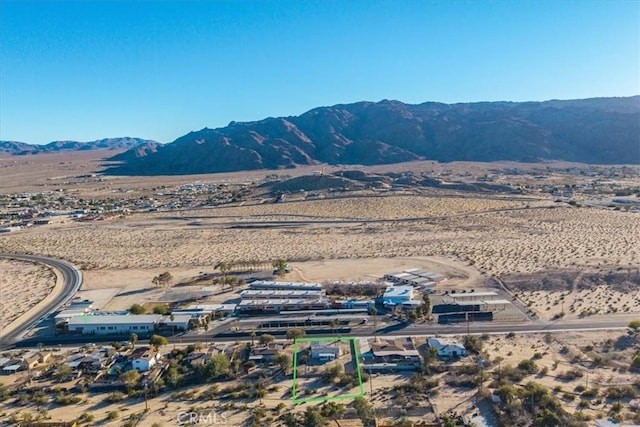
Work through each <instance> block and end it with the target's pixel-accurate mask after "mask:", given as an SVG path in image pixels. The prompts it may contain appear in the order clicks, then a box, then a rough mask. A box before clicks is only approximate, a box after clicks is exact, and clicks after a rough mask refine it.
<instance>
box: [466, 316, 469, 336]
mask: <svg viewBox="0 0 640 427" xmlns="http://www.w3.org/2000/svg"><path fill="white" fill-rule="evenodd" d="M465 315H466V318H467V336H469V312H468V311H467V312H466V313H465Z"/></svg>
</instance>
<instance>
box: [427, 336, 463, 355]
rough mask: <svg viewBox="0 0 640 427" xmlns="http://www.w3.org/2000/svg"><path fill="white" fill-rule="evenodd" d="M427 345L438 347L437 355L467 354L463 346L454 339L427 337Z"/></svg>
mask: <svg viewBox="0 0 640 427" xmlns="http://www.w3.org/2000/svg"><path fill="white" fill-rule="evenodd" d="M427 345H428V346H429V347H434V348H436V349H438V356H439V357H461V356H466V355H467V350H466V349H465V348H464V346H463V345H461V344H458V343H457V342H455V341H452V342H446V341H443V340H441V339H440V338H429V339H428V340H427Z"/></svg>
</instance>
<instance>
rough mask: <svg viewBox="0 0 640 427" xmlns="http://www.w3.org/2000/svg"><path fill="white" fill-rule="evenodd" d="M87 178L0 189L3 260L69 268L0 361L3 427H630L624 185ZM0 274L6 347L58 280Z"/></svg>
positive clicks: (441, 177) (24, 269)
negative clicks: (72, 288) (615, 426)
mask: <svg viewBox="0 0 640 427" xmlns="http://www.w3.org/2000/svg"><path fill="white" fill-rule="evenodd" d="M52 156H55V155H52ZM50 159H54V157H51V158H50ZM15 162H16V163H15V164H14V165H13V166H8V167H7V169H5V170H7V171H9V172H10V171H18V170H20V167H19V166H20V165H19V164H18V163H19V162H20V159H19V158H18V159H17V160H15ZM74 164H75V163H74ZM43 166H44V167H43V168H42V170H43V171H46V170H47V165H43ZM91 166H92V163H90V162H87V163H86V164H84V166H82V167H80V169H78V170H74V171H73V174H74V175H73V176H76V177H80V178H77V179H76V181H72V180H71V178H68V177H65V178H56V176H52V175H51V173H47V172H43V173H42V176H41V177H40V178H37V179H32V181H31V182H33V183H35V186H36V187H34V188H33V191H32V192H29V193H23V192H20V193H9V192H8V191H7V190H8V189H9V188H13V187H11V186H12V185H14V184H12V182H11V180H3V182H2V186H6V190H5V189H3V191H5V192H6V193H7V194H8V195H5V196H4V199H3V204H2V205H1V211H0V214H1V215H2V218H3V221H4V223H3V226H4V229H5V230H7V231H6V232H5V233H2V236H0V248H1V251H2V252H3V253H5V254H11V253H15V254H33V255H38V256H44V257H50V258H54V259H62V260H66V261H68V262H70V263H72V264H73V265H74V266H76V267H77V268H78V270H79V271H81V274H82V285H81V286H80V288H79V290H78V291H77V292H76V293H75V294H74V295H73V298H71V299H69V300H68V301H66V302H65V304H64V305H62V306H60V308H59V309H58V310H56V311H55V312H54V313H51V315H48V316H46V317H44V318H42V319H41V320H40V321H39V322H38V323H37V324H35V325H34V326H33V327H31V328H29V329H28V330H26V331H25V332H24V333H23V334H22V335H21V337H20V340H19V345H18V346H17V347H14V346H8V347H7V348H6V349H5V350H3V351H2V352H1V353H0V369H1V373H2V375H1V376H0V384H2V387H1V388H0V391H1V396H2V402H1V403H0V414H1V418H2V419H3V421H2V422H3V423H6V425H21V423H39V424H38V425H46V424H45V423H50V424H51V425H54V424H53V423H59V424H56V425H73V423H75V424H76V425H109V426H110V425H113V426H119V425H131V426H133V425H141V426H162V425H198V424H207V423H208V424H211V425H214V424H215V423H216V422H217V423H219V424H223V421H224V424H227V425H252V426H262V425H265V426H267V425H269V426H271V425H292V426H297V425H323V424H318V423H320V421H319V420H324V421H323V422H329V421H330V420H336V422H339V424H340V425H341V426H361V425H362V426H369V425H378V426H383V425H389V426H391V425H477V426H482V425H488V426H490V425H510V424H509V422H507V421H505V420H514V419H517V420H520V421H518V423H521V424H522V425H528V423H530V422H536V423H537V424H536V425H595V424H593V423H595V422H596V420H599V421H598V422H604V421H602V420H608V421H607V422H623V423H624V422H626V423H630V422H631V423H633V422H639V420H638V418H637V414H638V413H640V411H639V409H640V400H639V398H638V395H639V392H640V381H639V378H640V376H639V375H638V372H639V371H638V369H639V368H640V366H639V365H638V364H639V363H640V356H638V351H639V348H640V347H639V346H640V341H639V340H640V324H638V322H637V320H638V318H639V316H640V314H639V313H640V293H639V291H638V286H637V283H638V280H639V279H638V277H639V276H638V274H640V273H639V272H638V268H637V265H638V262H640V258H639V257H640V252H638V248H637V245H634V241H635V240H637V239H636V238H635V237H634V236H637V235H638V234H639V233H640V216H639V214H638V212H637V206H638V201H637V191H636V190H634V189H637V188H639V187H640V182H638V181H637V171H635V170H633V169H630V168H628V167H627V168H626V169H625V168H617V169H616V168H613V169H611V168H603V169H593V168H592V167H585V169H584V170H582V169H580V168H579V167H578V166H575V165H559V166H557V167H556V168H551V169H545V168H548V166H547V165H545V166H531V165H530V166H529V168H530V170H528V171H525V170H523V169H522V167H518V168H515V167H514V166H513V165H509V164H505V165H499V166H496V167H493V169H492V170H493V171H491V170H487V166H486V165H473V164H460V165H450V166H449V168H450V169H451V170H448V171H444V170H440V171H439V172H438V173H437V174H434V173H433V170H432V169H433V168H436V167H441V165H438V166H435V165H433V164H430V163H429V164H425V165H423V166H424V170H421V169H420V168H418V170H421V172H416V169H415V168H416V165H411V166H407V168H408V169H412V170H407V171H402V170H401V169H402V168H398V166H397V165H395V169H396V170H401V172H399V173H398V175H397V176H396V177H395V178H389V177H388V176H387V175H385V174H388V171H387V170H385V168H384V167H372V168H371V169H366V170H364V171H362V170H361V171H358V173H355V172H353V171H340V170H329V168H327V169H324V170H322V171H320V172H318V171H317V170H315V169H309V170H306V171H304V170H300V171H299V170H296V171H292V174H294V175H295V176H293V177H291V176H288V177H285V176H278V175H275V176H274V174H269V173H266V172H262V176H260V175H259V173H258V172H253V173H252V174H251V175H250V176H248V175H247V174H245V173H242V174H229V175H224V176H219V175H216V176H212V177H211V178H210V179H209V180H208V179H207V178H205V177H198V178H197V179H193V178H192V177H179V178H178V177H171V178H167V182H166V184H165V183H163V184H161V185H158V184H153V186H146V187H145V186H144V185H141V184H140V182H142V183H143V184H144V178H143V179H141V180H139V181H138V182H135V183H134V182H133V181H128V179H127V178H126V177H123V178H114V177H109V178H106V177H104V179H103V177H100V176H90V174H89V173H88V171H89V170H91V168H90V167H91ZM83 168H84V169H83ZM536 168H537V169H536ZM574 168H577V169H574ZM542 170H545V172H544V173H543V172H542ZM421 174H429V176H431V177H434V178H433V179H437V180H438V182H439V183H438V184H437V185H436V186H433V185H431V186H419V185H418V186H416V185H414V184H415V183H414V182H413V181H411V180H416V177H418V178H419V180H422V181H423V182H424V177H422V178H420V176H421ZM634 174H635V175H634ZM6 176H11V175H10V174H7V175H6ZM47 176H49V177H48V178H47ZM325 177H326V178H331V179H330V180H328V181H327V182H326V185H327V187H321V188H311V187H309V183H313V182H315V183H316V184H317V185H320V184H318V183H322V182H323V181H322V180H323V179H324V178H325ZM334 177H335V178H340V179H341V180H343V181H340V183H341V184H342V185H336V182H335V181H334V180H333V178H334ZM385 177H386V178H385ZM213 179H217V180H218V181H214V180H213ZM407 179H408V180H409V181H411V182H409V183H408V184H406V182H407V181H403V180H407ZM571 179H572V180H574V184H572V185H575V186H572V185H570V186H569V187H566V186H565V183H566V182H569V181H570V180H571ZM109 180H111V181H112V182H109ZM345 180H348V181H349V182H348V184H349V185H345V184H347V182H345ZM581 180H584V184H582V181H581ZM291 181H293V182H291ZM216 182H217V183H216ZM265 182H268V183H269V186H267V187H262V186H261V185H263V184H264V183H265ZM358 182H360V183H363V182H369V183H371V184H366V185H361V186H358V185H354V183H356V184H357V183H358ZM403 182H404V183H405V184H403ZM488 182H490V183H491V185H500V186H503V187H500V188H492V187H483V188H482V189H480V188H479V187H478V186H477V185H478V183H485V184H486V183H488ZM588 182H590V183H591V184H587V183H588ZM38 183H40V184H38ZM149 183H150V182H149ZM283 183H286V186H285V185H280V186H277V184H283ZM507 183H508V184H507ZM575 183H577V184H575ZM594 183H597V184H594ZM38 185H42V186H49V187H51V188H50V189H47V190H45V191H42V190H36V188H37V186H38ZM323 185H324V184H323ZM334 185H335V186H334ZM161 186H163V187H164V188H160V187H161ZM301 186H304V187H307V189H306V190H305V191H304V192H302V191H300V190H301V188H300V187H301ZM58 187H60V188H58ZM504 187H508V188H504ZM61 188H62V190H61ZM65 188H67V189H65ZM68 188H74V190H73V191H71V190H69V189H68ZM114 190H117V194H119V196H118V198H116V196H114V195H113V194H114ZM623 200H624V201H623ZM96 242H100V244H99V245H97V243H96ZM559 242H562V243H561V244H560V243H559ZM0 265H1V266H2V268H1V269H0V281H1V283H2V292H3V298H2V310H1V312H2V316H3V317H2V322H3V323H2V325H3V329H2V331H1V332H0V334H4V335H9V334H10V333H12V331H13V329H16V328H17V327H16V326H12V325H15V324H16V323H19V319H20V318H21V317H23V318H24V316H25V313H30V312H32V311H33V312H36V311H37V310H38V307H39V306H41V305H42V304H44V303H46V302H47V298H52V297H51V296H52V295H54V294H56V293H58V294H60V293H62V292H63V289H64V288H63V286H62V283H61V282H62V281H63V277H62V276H61V274H60V272H59V271H57V269H56V268H52V267H49V266H47V265H46V264H41V263H38V262H29V261H24V260H18V259H11V258H10V257H9V258H2V259H0ZM16 284H20V285H16ZM47 295H48V296H47ZM585 328H587V329H585ZM11 347H13V348H11ZM4 420H6V421H4ZM314 420H315V421H314ZM611 420H613V421H611ZM616 420H617V421H616ZM60 423H62V424H60ZM64 423H67V424H64ZM305 423H307V424H305ZM314 423H316V424H314ZM499 423H502V424H499ZM505 423H506V424H505Z"/></svg>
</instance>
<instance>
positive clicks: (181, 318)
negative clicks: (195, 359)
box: [66, 314, 191, 335]
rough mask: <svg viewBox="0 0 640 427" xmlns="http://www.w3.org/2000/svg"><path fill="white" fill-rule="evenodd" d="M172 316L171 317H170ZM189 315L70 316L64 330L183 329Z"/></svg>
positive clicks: (128, 331) (143, 331) (85, 332)
mask: <svg viewBox="0 0 640 427" xmlns="http://www.w3.org/2000/svg"><path fill="white" fill-rule="evenodd" d="M172 317H173V319H172ZM190 320H191V316H189V315H184V314H176V315H173V316H163V315H160V314H125V315H122V314H115V315H112V314H107V315H84V316H74V317H71V318H70V319H69V320H68V321H67V323H66V331H67V332H69V333H71V334H82V335H116V334H118V335H124V334H131V333H136V334H143V335H144V334H152V333H154V332H156V331H160V330H165V331H174V332H177V331H185V330H187V329H188V328H189V321H190Z"/></svg>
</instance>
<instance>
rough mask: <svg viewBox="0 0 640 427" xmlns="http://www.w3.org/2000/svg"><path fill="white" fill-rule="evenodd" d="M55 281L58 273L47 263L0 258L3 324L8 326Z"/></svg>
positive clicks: (1, 321)
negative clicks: (46, 264)
mask: <svg viewBox="0 0 640 427" xmlns="http://www.w3.org/2000/svg"><path fill="white" fill-rule="evenodd" d="M55 285H56V275H55V273H54V272H53V271H52V270H51V269H50V268H48V267H46V266H43V265H40V264H35V263H30V262H25V261H14V260H8V259H0V325H2V327H3V328H4V327H6V326H7V325H9V324H10V323H11V322H12V321H14V320H15V319H16V318H17V317H18V316H20V315H21V314H23V313H25V312H27V311H28V310H29V309H30V308H32V307H33V306H35V305H36V304H37V303H38V302H40V301H42V300H43V299H44V298H45V297H46V296H47V295H48V294H49V293H50V292H51V290H53V288H54V287H55Z"/></svg>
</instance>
